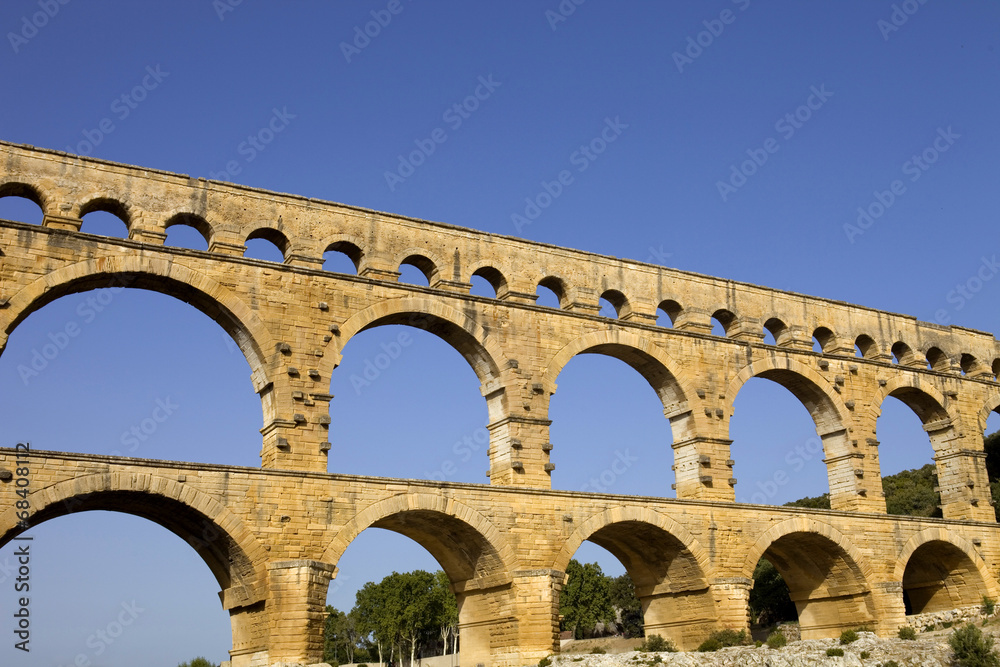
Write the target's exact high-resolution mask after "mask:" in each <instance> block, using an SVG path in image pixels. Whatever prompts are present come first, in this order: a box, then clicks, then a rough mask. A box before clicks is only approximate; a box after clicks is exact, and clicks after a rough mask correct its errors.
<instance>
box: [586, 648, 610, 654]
mask: <svg viewBox="0 0 1000 667" xmlns="http://www.w3.org/2000/svg"><path fill="white" fill-rule="evenodd" d="M605 653H607V651H606V650H604V647H603V646H595V647H594V648H592V649H590V654H591V655H604V654H605Z"/></svg>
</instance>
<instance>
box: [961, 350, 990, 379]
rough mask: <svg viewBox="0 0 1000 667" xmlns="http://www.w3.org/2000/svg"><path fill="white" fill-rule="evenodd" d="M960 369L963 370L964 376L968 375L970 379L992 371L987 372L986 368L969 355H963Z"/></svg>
mask: <svg viewBox="0 0 1000 667" xmlns="http://www.w3.org/2000/svg"><path fill="white" fill-rule="evenodd" d="M959 368H961V370H962V375H968V376H969V377H975V376H977V375H986V374H987V373H989V372H990V371H987V370H986V367H985V366H984V365H983V364H981V363H979V360H978V359H976V358H975V357H974V356H972V355H971V354H969V353H963V354H962V357H961V360H960V361H959Z"/></svg>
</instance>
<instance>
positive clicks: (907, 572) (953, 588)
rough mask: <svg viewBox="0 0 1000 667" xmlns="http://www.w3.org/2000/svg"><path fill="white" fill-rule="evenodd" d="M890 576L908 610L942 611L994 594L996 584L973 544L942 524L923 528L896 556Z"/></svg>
mask: <svg viewBox="0 0 1000 667" xmlns="http://www.w3.org/2000/svg"><path fill="white" fill-rule="evenodd" d="M893 579H895V580H896V581H900V582H902V584H903V595H904V596H905V599H906V601H907V602H908V607H909V609H908V611H909V612H910V613H914V614H919V613H924V612H934V611H945V610H948V609H955V608H958V607H964V606H969V605H975V604H978V603H979V602H980V601H981V600H982V598H983V596H984V595H988V596H989V597H992V598H996V597H997V594H998V586H997V584H996V582H995V580H994V579H993V577H991V576H990V572H989V568H988V567H987V565H986V563H985V562H984V561H983V558H982V556H981V555H980V554H979V553H977V551H976V548H975V545H973V544H972V543H971V542H969V541H968V540H967V539H965V538H963V537H962V536H960V535H956V534H954V533H952V532H951V531H949V530H948V529H947V528H944V527H936V528H926V529H924V530H922V531H920V532H919V533H917V534H916V535H914V536H913V537H911V538H910V539H909V540H907V542H906V544H905V545H904V546H903V549H902V550H901V551H900V554H899V557H898V558H897V559H896V564H895V569H894V572H893Z"/></svg>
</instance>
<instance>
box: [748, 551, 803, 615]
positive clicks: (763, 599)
mask: <svg viewBox="0 0 1000 667" xmlns="http://www.w3.org/2000/svg"><path fill="white" fill-rule="evenodd" d="M753 582H754V583H753V588H752V589H750V615H751V618H752V619H753V621H754V622H755V623H757V624H759V625H773V624H775V623H781V622H782V621H794V620H795V619H796V618H798V614H797V613H796V611H795V603H794V602H792V598H791V596H790V594H789V592H788V586H787V585H786V584H785V580H784V579H782V578H781V575H780V574H779V573H778V570H777V569H776V568H775V567H774V565H772V564H771V561H769V560H767V559H766V558H761V559H760V560H759V561H757V567H755V568H754V571H753Z"/></svg>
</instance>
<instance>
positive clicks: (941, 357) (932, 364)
mask: <svg viewBox="0 0 1000 667" xmlns="http://www.w3.org/2000/svg"><path fill="white" fill-rule="evenodd" d="M926 358H927V368H928V369H929V370H932V371H938V372H939V373H945V372H947V371H949V370H951V360H950V359H949V358H948V355H947V354H945V353H944V352H942V351H941V348H939V347H931V348H929V349H928V350H927V355H926Z"/></svg>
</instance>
